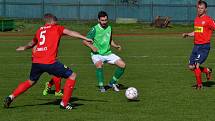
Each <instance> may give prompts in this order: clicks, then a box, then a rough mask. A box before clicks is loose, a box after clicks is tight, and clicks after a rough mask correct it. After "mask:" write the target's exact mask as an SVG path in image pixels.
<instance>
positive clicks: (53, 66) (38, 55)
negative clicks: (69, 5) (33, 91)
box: [4, 13, 92, 110]
mask: <svg viewBox="0 0 215 121" xmlns="http://www.w3.org/2000/svg"><path fill="white" fill-rule="evenodd" d="M44 21H45V25H44V26H42V27H40V28H39V29H38V30H37V32H36V34H35V37H34V38H33V40H32V41H31V42H29V43H28V44H27V45H25V46H20V47H18V48H17V49H16V50H17V51H24V50H26V49H29V48H33V47H34V48H33V49H32V67H31V72H30V77H29V79H27V80H26V81H25V82H22V83H21V84H19V85H18V87H17V88H16V89H15V90H14V91H13V92H12V94H10V95H9V96H8V97H6V98H5V100H4V107H5V108H8V107H9V106H10V104H11V102H12V101H13V100H14V99H15V98H16V97H17V96H19V95H20V94H22V93H23V92H25V91H27V90H28V89H29V88H30V87H32V86H33V85H34V84H35V83H36V82H37V80H39V78H40V76H41V75H42V74H43V73H44V72H47V73H49V74H51V75H55V76H57V77H62V78H66V82H65V85H64V93H63V97H62V101H61V103H60V108H63V109H68V110H71V109H72V106H71V105H70V104H69V100H70V98H71V95H72V91H73V89H74V86H75V82H76V81H75V79H76V73H74V72H73V71H72V70H71V69H70V68H68V67H66V66H65V65H63V64H62V63H61V62H59V61H57V59H56V58H57V52H58V46H59V42H60V39H61V36H62V35H63V34H66V35H69V36H71V37H76V38H80V39H84V40H86V41H91V42H92V40H91V39H88V38H86V37H84V36H82V35H81V34H79V33H78V32H75V31H71V30H68V29H66V28H64V26H60V25H58V24H57V18H56V17H55V16H54V15H52V14H50V13H48V14H45V15H44Z"/></svg>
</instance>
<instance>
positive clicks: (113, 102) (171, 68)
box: [0, 25, 215, 121]
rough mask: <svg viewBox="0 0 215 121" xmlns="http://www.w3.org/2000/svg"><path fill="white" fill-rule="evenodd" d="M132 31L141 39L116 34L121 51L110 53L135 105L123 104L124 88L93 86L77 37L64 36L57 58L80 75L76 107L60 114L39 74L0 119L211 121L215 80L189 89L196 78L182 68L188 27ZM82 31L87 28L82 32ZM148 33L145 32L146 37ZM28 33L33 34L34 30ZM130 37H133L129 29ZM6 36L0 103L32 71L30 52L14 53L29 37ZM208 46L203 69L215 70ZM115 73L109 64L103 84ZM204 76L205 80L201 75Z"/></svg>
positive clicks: (0, 51) (1, 48)
mask: <svg viewBox="0 0 215 121" xmlns="http://www.w3.org/2000/svg"><path fill="white" fill-rule="evenodd" d="M125 26H126V25H125ZM87 27H88V28H89V26H87ZM123 27H124V26H123V25H122V26H117V25H116V29H115V33H116V34H117V33H120V32H121V33H126V30H124V32H122V31H120V28H123ZM129 27H131V26H129ZM134 27H136V29H135V30H134V32H133V34H134V33H143V36H139V35H130V36H114V40H116V42H117V43H119V44H121V45H122V47H123V49H122V51H120V52H118V51H116V50H114V49H113V50H114V53H116V54H117V55H119V56H120V57H122V58H123V59H124V60H125V62H126V64H127V68H126V71H125V74H124V75H123V77H122V78H121V79H120V81H119V83H120V84H123V85H124V86H125V87H130V86H133V87H136V88H137V89H138V92H139V97H138V101H135V102H129V101H127V100H126V98H125V96H124V92H125V90H122V91H120V92H119V93H116V92H113V91H112V90H108V91H107V92H106V93H100V92H99V91H98V88H97V87H96V85H97V81H96V76H95V67H94V66H93V64H92V62H91V59H90V54H89V49H88V48H87V47H84V46H83V45H82V44H81V41H80V40H78V39H73V38H69V37H63V38H62V41H61V45H60V48H59V59H60V61H61V62H63V63H64V64H66V65H67V66H69V67H71V68H72V69H73V70H74V71H75V72H77V74H78V78H77V83H76V86H75V90H74V93H73V98H72V100H71V102H72V103H73V104H74V105H75V106H76V107H75V109H74V110H71V111H65V110H61V109H59V101H60V98H59V97H55V96H54V95H53V94H50V95H48V96H42V91H43V88H44V84H45V82H46V81H48V80H49V79H50V76H49V75H48V74H43V75H42V77H41V78H40V80H39V81H38V83H37V84H36V85H34V87H32V88H31V89H29V90H28V91H27V92H25V93H24V94H22V95H21V96H19V97H18V98H17V99H16V100H15V101H14V102H13V103H12V104H11V108H9V109H4V108H3V106H1V107H0V120H1V121H68V120H70V121H213V120H214V118H215V114H214V110H215V85H214V84H215V81H214V80H212V81H211V82H209V83H204V84H205V85H209V86H210V87H207V86H204V88H203V89H202V90H195V89H194V88H193V87H192V85H193V84H194V83H195V79H194V76H193V74H192V72H190V71H189V70H187V69H186V66H187V63H188V58H189V55H190V53H191V50H192V46H193V44H192V38H188V39H182V37H181V34H180V33H181V32H182V31H190V30H192V28H191V29H190V28H189V27H188V28H185V29H181V28H183V27H178V28H177V27H176V28H170V29H169V30H168V29H167V30H164V29H150V28H149V27H148V28H147V29H148V30H147V29H146V30H142V29H144V27H143V28H141V26H140V27H139V26H135V25H134ZM138 27H139V28H138ZM80 28H81V27H80ZM82 28H84V27H82ZM82 28H81V29H82ZM77 29H78V27H77ZM113 29H114V27H113ZM123 29H124V28H123ZM74 30H75V29H74ZM80 31H82V30H80ZM86 31H88V30H84V31H82V32H83V33H85V32H86ZM147 31H149V34H147V33H146V32H147ZM168 32H172V33H174V34H170V33H168ZM30 33H32V34H33V32H30ZM129 33H132V30H131V29H130V30H129ZM159 33H160V34H159ZM161 33H162V34H161ZM163 33H166V34H163ZM1 34H5V33H0V35H1ZM6 34H8V33H6ZM10 34H11V33H9V35H10ZM12 34H17V33H16V32H13V33H12ZM18 34H19V33H18ZM9 35H8V36H0V43H1V44H0V97H1V101H2V102H3V100H4V98H5V97H6V96H7V95H8V94H10V93H11V91H12V90H13V89H14V88H15V87H17V85H18V84H19V83H20V82H22V81H24V80H26V79H27V78H28V75H29V71H30V68H31V51H30V50H29V51H26V52H20V53H17V52H16V51H15V48H16V47H17V46H19V45H23V44H25V43H27V42H28V40H31V36H9ZM212 40H214V38H213V39H212ZM211 46H212V48H211V52H210V55H209V57H208V59H207V61H206V62H205V65H206V66H210V67H212V68H215V53H214V41H212V44H211ZM114 69H115V68H114V66H109V65H107V64H106V65H105V66H104V73H105V82H106V83H108V81H109V80H110V78H111V76H112V74H113V72H114ZM202 77H203V80H204V81H205V80H206V79H205V75H202ZM64 81H65V80H63V82H62V87H63V84H64ZM53 89H54V88H53Z"/></svg>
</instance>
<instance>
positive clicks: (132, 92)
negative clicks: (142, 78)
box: [125, 87, 138, 100]
mask: <svg viewBox="0 0 215 121" xmlns="http://www.w3.org/2000/svg"><path fill="white" fill-rule="evenodd" d="M125 96H126V98H127V99H129V100H135V99H137V97H138V92H137V89H136V88H134V87H129V88H128V89H126V91H125Z"/></svg>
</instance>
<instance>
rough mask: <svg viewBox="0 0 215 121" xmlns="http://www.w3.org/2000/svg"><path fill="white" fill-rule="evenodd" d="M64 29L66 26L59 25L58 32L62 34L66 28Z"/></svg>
mask: <svg viewBox="0 0 215 121" xmlns="http://www.w3.org/2000/svg"><path fill="white" fill-rule="evenodd" d="M64 29H65V27H64V26H58V32H59V34H60V35H62V34H63V30H64Z"/></svg>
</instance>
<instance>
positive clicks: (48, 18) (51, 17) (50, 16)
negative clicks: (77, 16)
mask: <svg viewBox="0 0 215 121" xmlns="http://www.w3.org/2000/svg"><path fill="white" fill-rule="evenodd" d="M43 19H44V21H45V22H50V21H57V17H56V16H55V15H53V14H51V13H46V14H44V16H43Z"/></svg>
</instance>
